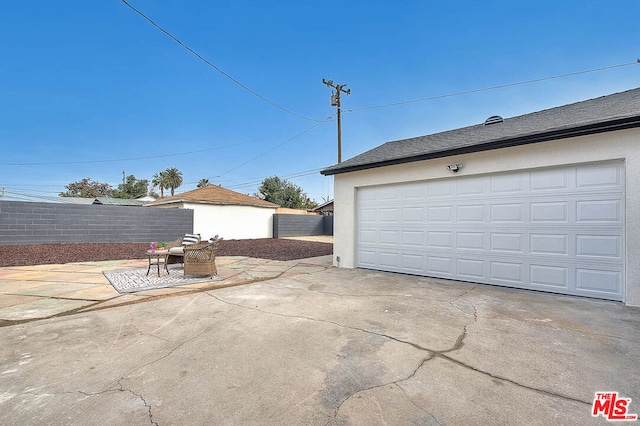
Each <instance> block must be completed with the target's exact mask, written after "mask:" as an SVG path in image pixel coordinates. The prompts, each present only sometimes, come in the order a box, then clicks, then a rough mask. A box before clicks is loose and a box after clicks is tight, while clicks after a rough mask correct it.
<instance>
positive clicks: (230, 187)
mask: <svg viewBox="0 0 640 426" xmlns="http://www.w3.org/2000/svg"><path fill="white" fill-rule="evenodd" d="M320 170H323V168H320V169H313V170H305V171H303V172H298V173H294V174H292V175H288V176H282V179H295V178H299V177H303V176H309V175H313V174H316V173H318V172H320ZM258 179H261V180H257V181H253V182H246V183H238V184H235V185H229V186H226V187H225V188H227V189H233V188H243V187H245V186H252V185H257V184H259V183H262V182H263V181H264V178H258Z"/></svg>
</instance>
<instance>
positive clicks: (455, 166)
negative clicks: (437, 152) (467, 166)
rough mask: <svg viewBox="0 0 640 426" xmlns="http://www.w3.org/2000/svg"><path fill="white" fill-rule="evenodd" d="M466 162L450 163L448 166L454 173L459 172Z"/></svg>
mask: <svg viewBox="0 0 640 426" xmlns="http://www.w3.org/2000/svg"><path fill="white" fill-rule="evenodd" d="M463 165H464V164H462V163H457V164H449V165H448V166H447V169H448V170H451V171H452V172H453V173H458V172H459V171H460V169H461V168H462V166H463Z"/></svg>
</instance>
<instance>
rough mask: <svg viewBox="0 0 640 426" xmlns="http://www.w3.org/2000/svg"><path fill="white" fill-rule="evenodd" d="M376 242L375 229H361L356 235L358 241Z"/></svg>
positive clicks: (376, 234) (362, 242)
mask: <svg viewBox="0 0 640 426" xmlns="http://www.w3.org/2000/svg"><path fill="white" fill-rule="evenodd" d="M377 242H378V231H377V230H375V229H361V230H360V233H359V236H358V243H359V244H360V245H362V244H367V243H368V244H375V243H377Z"/></svg>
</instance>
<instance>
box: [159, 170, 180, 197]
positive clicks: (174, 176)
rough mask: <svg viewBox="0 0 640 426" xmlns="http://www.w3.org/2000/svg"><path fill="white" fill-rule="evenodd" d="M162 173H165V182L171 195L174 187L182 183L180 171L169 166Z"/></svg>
mask: <svg viewBox="0 0 640 426" xmlns="http://www.w3.org/2000/svg"><path fill="white" fill-rule="evenodd" d="M163 173H165V175H166V178H167V181H166V183H167V185H168V188H171V195H173V194H174V192H175V189H176V188H178V187H179V186H180V185H182V172H181V171H180V170H178V169H176V168H175V167H170V168H168V169H167V170H165V171H164V172H163Z"/></svg>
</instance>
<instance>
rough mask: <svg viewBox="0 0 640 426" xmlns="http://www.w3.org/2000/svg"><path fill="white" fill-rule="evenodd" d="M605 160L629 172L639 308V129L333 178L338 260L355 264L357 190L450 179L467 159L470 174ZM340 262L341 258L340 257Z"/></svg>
mask: <svg viewBox="0 0 640 426" xmlns="http://www.w3.org/2000/svg"><path fill="white" fill-rule="evenodd" d="M604 160H623V162H624V173H625V182H626V188H625V197H626V198H625V209H626V211H625V216H626V219H625V226H626V235H625V254H626V262H625V263H626V271H625V272H626V303H627V304H628V305H631V306H640V262H638V261H637V259H640V232H638V229H640V129H629V130H621V131H617V132H610V133H601V134H597V135H590V136H581V137H576V138H570V139H563V140H559V141H551V142H543V143H537V144H531V145H524V146H519V147H512V148H504V149H499V150H493V151H485V152H479V153H474V154H465V155H459V156H453V157H446V158H440V159H434V160H427V161H419V162H414V163H407V164H400V165H395V166H387V167H379V168H375V169H369V170H363V171H358V172H350V173H343V174H337V175H335V176H334V194H335V216H334V246H333V253H334V264H335V265H336V266H340V267H344V268H353V267H354V266H355V252H356V247H355V241H356V236H355V231H356V211H355V194H356V189H357V188H360V187H365V186H371V185H381V184H389V183H398V182H411V181H422V180H431V179H442V178H450V177H452V176H453V174H452V173H451V172H450V171H449V170H447V169H446V166H447V165H448V164H453V163H464V167H463V168H462V170H461V171H460V172H458V174H457V175H456V176H471V175H479V174H486V173H498V172H507V171H516V170H523V169H534V168H540V167H552V166H562V165H570V164H579V163H589V162H597V161H604ZM338 256H339V257H340V262H337V257H338Z"/></svg>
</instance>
